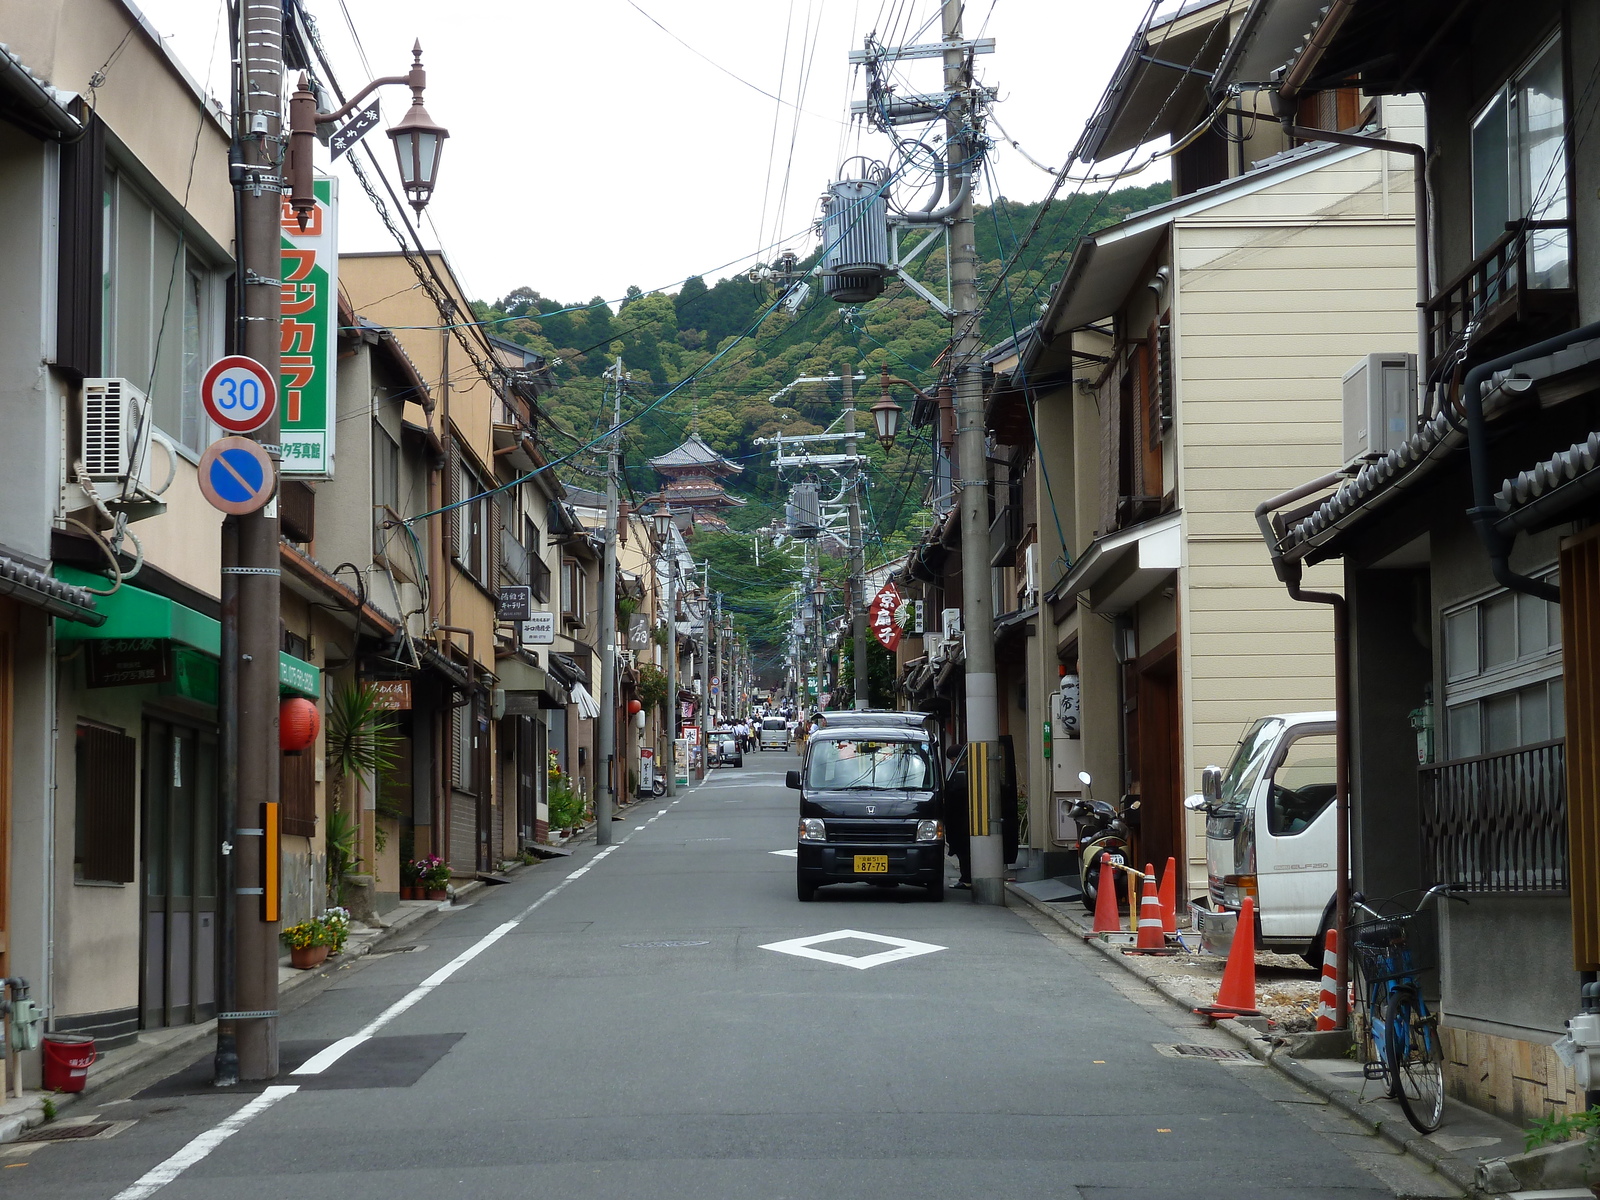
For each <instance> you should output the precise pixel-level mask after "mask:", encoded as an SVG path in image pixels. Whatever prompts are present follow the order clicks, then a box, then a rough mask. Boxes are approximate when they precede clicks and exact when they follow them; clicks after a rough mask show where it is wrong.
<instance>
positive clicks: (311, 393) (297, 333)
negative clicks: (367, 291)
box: [278, 179, 339, 479]
mask: <svg viewBox="0 0 1600 1200" xmlns="http://www.w3.org/2000/svg"><path fill="white" fill-rule="evenodd" d="M337 183H338V181H337V180H335V179H318V180H316V181H315V182H314V184H313V185H312V186H313V190H314V192H315V194H316V198H317V206H316V208H315V209H314V210H312V213H311V220H310V221H308V222H307V223H306V227H305V229H304V230H303V231H302V230H301V228H300V222H299V221H298V220H297V219H296V218H295V216H294V214H293V213H292V212H291V211H290V208H289V201H288V197H284V204H283V280H282V287H283V326H282V328H283V334H282V342H281V345H280V351H281V358H280V370H281V371H282V386H281V388H280V389H279V397H278V405H279V409H280V416H281V421H282V426H283V431H282V433H281V434H280V435H279V439H278V440H279V441H280V442H282V443H283V467H282V470H283V473H284V474H285V475H299V476H301V477H310V478H323V479H326V478H328V477H330V476H332V474H333V435H334V429H335V421H334V416H335V413H334V408H335V397H336V395H337V393H336V392H335V391H334V379H333V374H334V368H335V363H336V362H337V360H338V353H337V351H338V345H337V344H336V343H337V340H338V336H339V299H338V295H339V249H338V243H337V237H336V234H337V231H338V230H337V227H338V187H337Z"/></svg>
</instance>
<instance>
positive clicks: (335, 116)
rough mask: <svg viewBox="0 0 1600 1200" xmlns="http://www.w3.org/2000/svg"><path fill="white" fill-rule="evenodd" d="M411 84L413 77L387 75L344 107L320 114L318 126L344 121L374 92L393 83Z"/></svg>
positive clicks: (352, 97) (369, 85) (363, 90)
mask: <svg viewBox="0 0 1600 1200" xmlns="http://www.w3.org/2000/svg"><path fill="white" fill-rule="evenodd" d="M410 82H411V77H410V76H409V75H385V76H384V77H383V78H382V79H374V80H373V81H372V82H371V83H369V84H367V86H366V87H364V88H362V89H361V90H360V91H359V92H357V93H356V94H355V95H354V96H351V97H350V99H348V100H346V101H345V102H344V104H343V105H341V106H340V107H338V108H336V109H334V110H333V111H332V112H329V113H318V114H317V124H318V125H332V124H333V123H334V122H335V121H341V120H343V119H344V118H345V117H348V116H349V115H350V114H351V113H352V112H354V111H355V108H356V105H358V104H360V103H361V102H362V101H363V100H365V99H366V98H367V97H368V96H370V95H372V93H373V92H375V91H377V90H378V89H379V88H381V87H386V86H388V85H389V84H391V83H399V84H409V83H410Z"/></svg>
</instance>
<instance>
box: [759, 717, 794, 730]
mask: <svg viewBox="0 0 1600 1200" xmlns="http://www.w3.org/2000/svg"><path fill="white" fill-rule="evenodd" d="M761 728H763V729H787V728H789V722H787V721H785V720H783V719H782V718H781V717H768V718H767V719H766V720H765V721H763V722H761Z"/></svg>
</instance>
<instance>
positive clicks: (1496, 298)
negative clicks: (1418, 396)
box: [1426, 221, 1578, 382]
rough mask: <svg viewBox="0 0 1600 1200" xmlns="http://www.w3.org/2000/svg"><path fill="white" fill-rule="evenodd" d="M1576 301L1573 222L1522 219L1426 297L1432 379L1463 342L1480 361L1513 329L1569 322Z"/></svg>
mask: <svg viewBox="0 0 1600 1200" xmlns="http://www.w3.org/2000/svg"><path fill="white" fill-rule="evenodd" d="M1577 305H1578V293H1577V291H1576V289H1574V288H1573V286H1572V227H1571V225H1570V224H1569V223H1568V222H1566V221H1518V222H1516V223H1515V224H1513V225H1511V226H1509V227H1508V228H1507V229H1506V231H1505V232H1504V233H1503V234H1501V235H1500V236H1499V237H1498V238H1496V239H1495V240H1494V241H1493V242H1491V243H1490V244H1489V247H1488V248H1487V249H1486V250H1485V251H1484V252H1483V253H1482V254H1480V255H1479V256H1478V257H1477V259H1476V260H1474V262H1473V263H1472V265H1471V266H1469V267H1468V268H1467V269H1466V270H1465V271H1463V272H1462V273H1461V274H1460V275H1458V276H1456V278H1455V279H1453V280H1451V281H1450V282H1449V283H1447V284H1445V285H1444V287H1442V288H1440V289H1439V291H1438V293H1437V294H1436V295H1435V296H1434V297H1433V299H1431V300H1429V301H1428V305H1427V310H1426V313H1427V324H1428V362H1427V375H1428V378H1429V379H1430V380H1433V381H1435V382H1437V381H1438V380H1439V379H1440V374H1441V372H1442V371H1447V370H1450V369H1452V368H1453V367H1454V366H1455V365H1456V358H1457V356H1458V355H1459V354H1460V351H1461V348H1462V346H1463V345H1469V346H1470V347H1471V352H1470V353H1469V356H1468V360H1467V361H1468V362H1472V361H1481V360H1483V359H1484V358H1486V357H1488V352H1489V351H1491V350H1493V349H1495V348H1497V347H1498V346H1499V345H1501V344H1508V343H1507V338H1506V336H1505V335H1507V334H1510V333H1512V332H1517V333H1519V334H1522V335H1526V336H1523V337H1521V339H1520V340H1522V341H1527V340H1530V339H1531V338H1532V337H1533V336H1534V335H1537V334H1539V333H1541V332H1543V331H1545V330H1547V329H1548V330H1554V329H1557V328H1559V327H1561V325H1562V323H1563V322H1570V320H1571V318H1572V316H1573V314H1575V313H1576V312H1577ZM1497 335H1499V336H1498V337H1497Z"/></svg>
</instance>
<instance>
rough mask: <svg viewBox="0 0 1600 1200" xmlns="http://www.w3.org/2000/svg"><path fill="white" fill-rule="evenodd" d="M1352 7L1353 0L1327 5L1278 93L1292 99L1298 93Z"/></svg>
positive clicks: (1334, 0)
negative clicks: (1325, 11)
mask: <svg viewBox="0 0 1600 1200" xmlns="http://www.w3.org/2000/svg"><path fill="white" fill-rule="evenodd" d="M1353 8H1355V0H1333V3H1332V4H1330V5H1329V6H1328V11H1327V14H1326V15H1325V16H1324V17H1323V18H1322V20H1321V22H1320V23H1319V24H1318V25H1317V28H1316V31H1315V32H1314V33H1313V34H1312V35H1311V40H1310V41H1309V42H1307V43H1306V48H1305V49H1304V50H1302V51H1301V52H1300V56H1299V57H1298V58H1296V59H1295V60H1294V66H1292V67H1290V68H1289V73H1288V74H1287V75H1285V76H1284V79H1283V86H1282V87H1281V88H1280V89H1279V94H1281V95H1282V96H1283V98H1284V99H1285V100H1291V101H1292V100H1293V99H1295V97H1297V96H1298V95H1299V94H1300V85H1301V84H1303V83H1305V81H1306V80H1307V79H1309V78H1310V77H1311V72H1312V71H1314V70H1316V68H1317V64H1318V63H1320V62H1321V61H1322V56H1323V54H1324V53H1325V52H1326V51H1327V49H1328V45H1329V43H1330V42H1332V41H1333V39H1334V38H1335V37H1336V36H1337V35H1338V33H1339V29H1340V27H1341V26H1343V25H1344V22H1345V18H1347V17H1348V16H1349V15H1350V11H1351V10H1352V9H1353Z"/></svg>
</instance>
